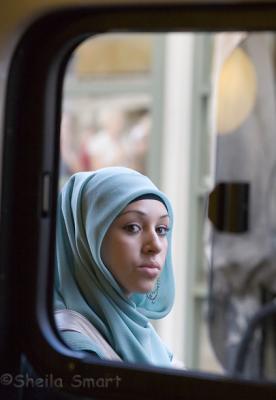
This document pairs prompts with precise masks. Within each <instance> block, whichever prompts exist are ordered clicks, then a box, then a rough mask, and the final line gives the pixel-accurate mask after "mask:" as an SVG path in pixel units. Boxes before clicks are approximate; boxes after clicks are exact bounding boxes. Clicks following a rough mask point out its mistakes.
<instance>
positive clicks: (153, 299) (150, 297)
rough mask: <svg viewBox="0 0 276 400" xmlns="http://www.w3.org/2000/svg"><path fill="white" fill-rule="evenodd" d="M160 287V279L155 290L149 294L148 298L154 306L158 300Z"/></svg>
mask: <svg viewBox="0 0 276 400" xmlns="http://www.w3.org/2000/svg"><path fill="white" fill-rule="evenodd" d="M159 287H160V279H159V278H158V279H157V281H156V285H155V288H154V289H153V290H151V291H150V292H149V293H147V298H148V299H149V300H150V301H151V302H152V304H154V303H155V301H156V299H157V296H158V292H159Z"/></svg>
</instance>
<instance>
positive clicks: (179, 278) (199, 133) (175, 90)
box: [60, 32, 276, 378]
mask: <svg viewBox="0 0 276 400" xmlns="http://www.w3.org/2000/svg"><path fill="white" fill-rule="evenodd" d="M275 106H276V103H275V35H274V34H273V33H269V32H268V33H246V32H243V33H240V32H233V33H217V34H203V33H202V34H192V33H169V34H154V35H153V34H138V33H137V34H108V35H99V36H96V37H93V38H91V39H89V40H87V41H85V42H84V43H83V44H82V45H81V46H79V47H78V48H77V49H76V51H75V52H74V53H73V54H72V57H71V60H70V62H69V64H68V68H67V73H66V76H65V80H64V97H63V113H62V121H61V142H60V143H61V144H60V146H61V147H60V154H61V157H60V188H62V187H63V185H64V184H65V182H66V181H67V180H68V178H69V177H70V176H71V175H72V174H74V173H76V172H79V171H94V170H96V169H98V168H103V167H109V166H125V167H129V168H132V169H135V170H137V171H139V172H141V173H143V174H146V175H148V176H149V177H150V179H151V180H152V181H153V182H154V183H155V184H156V185H157V186H158V187H159V188H160V189H161V190H162V191H164V192H165V193H166V194H167V196H168V197H169V198H170V199H171V202H172V205H173V209H174V215H175V227H174V233H173V264H174V275H175V286H176V297H175V305H174V307H173V309H172V311H171V313H170V314H169V315H168V316H167V317H166V318H164V319H162V320H160V321H159V320H158V321H153V325H154V327H155V329H156V331H157V332H158V334H159V335H160V336H161V338H162V340H163V341H164V342H165V343H166V345H167V346H168V348H170V349H171V351H172V352H173V353H174V354H175V357H176V359H177V360H179V361H181V362H182V363H183V364H184V365H185V366H186V368H188V369H190V368H191V369H200V370H202V371H211V372H217V373H222V374H228V373H232V372H233V371H234V370H235V368H237V358H238V357H241V358H243V355H240V344H241V341H242V338H243V337H244V335H245V334H246V329H247V327H248V326H249V324H250V321H252V318H254V317H255V316H256V314H258V312H260V311H261V310H262V308H263V307H264V306H266V305H267V304H269V303H270V302H271V301H273V299H274V297H275V291H276V283H275V282H276V280H275V276H276V273H275V266H274V255H275V237H274V235H275V226H276V225H275V221H276V218H275V207H274V202H273V198H274V191H275V190H274V189H275V187H276V186H275V184H274V179H275V178H274V175H275V160H276V157H275V155H274V154H275V146H274V141H275V138H276V132H275V125H276V124H275V121H274V119H275ZM219 183H223V184H224V185H225V186H223V189H220V190H222V191H223V190H224V192H223V195H220V197H215V196H218V195H219V194H220V193H222V192H221V191H220V192H218V190H216V191H215V192H213V193H215V194H213V195H212V196H213V197H211V200H210V207H209V218H208V210H207V208H208V207H207V206H208V204H207V198H208V195H209V194H210V193H211V192H212V191H213V189H214V188H215V187H216V185H217V184H219ZM227 185H228V186H227ZM229 185H236V186H229ZM229 187H230V189H231V190H234V192H232V191H230V189H229ZM233 187H234V189H233ZM229 193H230V194H229ZM232 193H234V194H233V195H232ZM244 193H245V194H244ZM229 196H230V197H229ZM231 196H232V197H231ZM214 198H216V199H219V200H217V204H219V205H217V206H216V205H215V202H214V201H213V199H214ZM212 207H215V208H214V209H213V211H212V210H211V211H210V209H211V208H212ZM222 209H223V210H224V211H223V212H222V211H219V210H222ZM218 215H219V216H220V217H221V218H222V219H223V218H224V219H227V218H230V220H231V221H236V219H237V220H238V221H239V223H240V225H239V224H238V226H239V227H241V228H238V229H236V228H235V227H234V228H233V229H232V228H231V227H229V224H228V225H227V223H226V222H225V221H224V222H221V218H220V221H219V222H218V221H217V216H218ZM228 215H230V217H228ZM241 215H242V217H241ZM240 221H246V222H244V223H243V222H240ZM221 224H222V225H221ZM230 225H231V224H230ZM267 321H268V322H267ZM267 321H266V323H265V324H263V323H262V324H261V325H260V326H261V328H259V329H256V330H254V333H253V335H252V340H250V343H249V345H248V353H247V352H246V354H248V355H247V356H246V357H244V358H246V361H245V363H244V368H243V372H244V373H245V375H246V376H247V377H250V378H253V377H262V376H268V377H270V376H273V374H274V372H275V365H274V364H275V363H274V362H273V357H270V356H268V354H271V351H272V352H273V353H274V352H275V338H274V334H273V332H274V328H273V326H274V323H275V321H274V320H273V319H272V318H270V317H269V319H268V320H267ZM270 350H271V351H270ZM242 362H243V361H242Z"/></svg>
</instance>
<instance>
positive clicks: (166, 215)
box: [118, 210, 169, 219]
mask: <svg viewBox="0 0 276 400" xmlns="http://www.w3.org/2000/svg"><path fill="white" fill-rule="evenodd" d="M128 213H136V214H140V215H142V216H146V215H148V214H147V213H145V212H144V211H140V210H127V211H123V212H122V213H121V214H119V215H118V217H121V216H122V215H125V214H128ZM167 217H169V214H164V215H161V216H160V217H159V218H160V219H161V218H167Z"/></svg>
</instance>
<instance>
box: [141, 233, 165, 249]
mask: <svg viewBox="0 0 276 400" xmlns="http://www.w3.org/2000/svg"><path fill="white" fill-rule="evenodd" d="M161 250H162V244H161V241H160V238H159V236H158V235H157V233H156V232H150V233H149V234H148V235H147V236H146V238H145V242H144V251H145V252H146V253H160V251H161Z"/></svg>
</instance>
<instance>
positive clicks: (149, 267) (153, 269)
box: [138, 264, 160, 278]
mask: <svg viewBox="0 0 276 400" xmlns="http://www.w3.org/2000/svg"><path fill="white" fill-rule="evenodd" d="M138 268H139V270H141V272H143V273H144V274H145V275H147V276H148V277H150V278H155V277H157V276H158V275H159V272H160V266H159V265H158V264H142V265H139V267H138Z"/></svg>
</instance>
